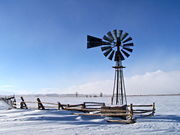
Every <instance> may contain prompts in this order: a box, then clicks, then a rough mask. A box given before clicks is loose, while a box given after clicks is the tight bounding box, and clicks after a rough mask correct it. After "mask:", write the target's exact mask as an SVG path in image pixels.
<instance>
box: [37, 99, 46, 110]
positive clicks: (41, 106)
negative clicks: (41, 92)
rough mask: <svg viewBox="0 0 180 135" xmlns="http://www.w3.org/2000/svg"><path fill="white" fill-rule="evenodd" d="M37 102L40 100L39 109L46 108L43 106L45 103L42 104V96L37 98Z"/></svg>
mask: <svg viewBox="0 0 180 135" xmlns="http://www.w3.org/2000/svg"><path fill="white" fill-rule="evenodd" d="M37 102H38V109H39V110H44V109H45V107H44V106H43V104H42V102H41V100H40V98H37Z"/></svg>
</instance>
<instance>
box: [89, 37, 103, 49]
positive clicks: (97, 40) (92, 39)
mask: <svg viewBox="0 0 180 135" xmlns="http://www.w3.org/2000/svg"><path fill="white" fill-rule="evenodd" d="M101 45H102V39H100V38H97V37H93V36H89V35H87V48H93V47H97V46H101Z"/></svg>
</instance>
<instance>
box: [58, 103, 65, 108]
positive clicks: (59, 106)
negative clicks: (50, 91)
mask: <svg viewBox="0 0 180 135" xmlns="http://www.w3.org/2000/svg"><path fill="white" fill-rule="evenodd" d="M61 109H64V107H63V105H61V103H60V102H58V110H61Z"/></svg>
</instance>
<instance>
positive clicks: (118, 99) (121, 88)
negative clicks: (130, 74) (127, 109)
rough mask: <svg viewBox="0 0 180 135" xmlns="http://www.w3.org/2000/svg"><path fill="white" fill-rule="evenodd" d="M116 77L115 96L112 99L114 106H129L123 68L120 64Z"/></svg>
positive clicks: (117, 66) (116, 68) (117, 65)
mask: <svg viewBox="0 0 180 135" xmlns="http://www.w3.org/2000/svg"><path fill="white" fill-rule="evenodd" d="M113 68H114V69H115V77H114V86H113V95H112V98H111V104H112V105H127V99H126V92H125V84H124V76H123V68H125V67H123V66H122V64H121V63H120V62H117V63H116V66H114V67H113Z"/></svg>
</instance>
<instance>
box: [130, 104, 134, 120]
mask: <svg viewBox="0 0 180 135" xmlns="http://www.w3.org/2000/svg"><path fill="white" fill-rule="evenodd" d="M130 119H131V120H132V119H133V104H130Z"/></svg>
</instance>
